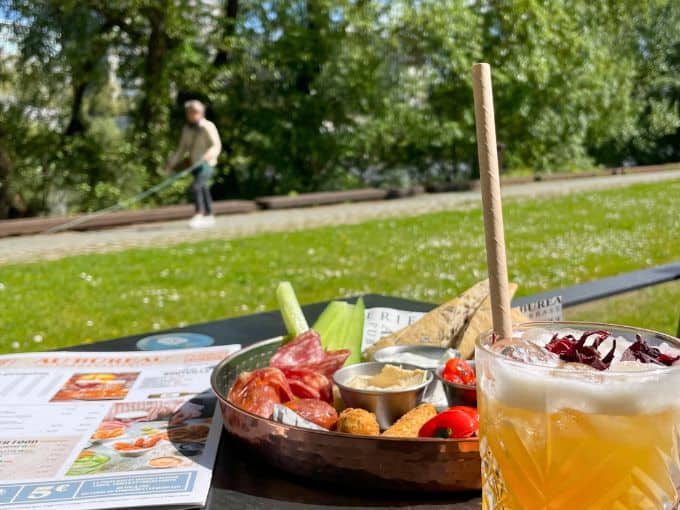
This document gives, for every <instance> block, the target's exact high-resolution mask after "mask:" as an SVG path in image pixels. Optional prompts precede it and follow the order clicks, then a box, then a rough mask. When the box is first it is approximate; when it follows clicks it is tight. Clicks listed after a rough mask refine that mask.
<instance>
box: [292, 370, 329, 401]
mask: <svg viewBox="0 0 680 510" xmlns="http://www.w3.org/2000/svg"><path fill="white" fill-rule="evenodd" d="M283 373H284V375H285V376H286V379H287V380H288V383H289V384H290V389H291V390H292V391H293V394H294V395H295V396H296V397H300V398H319V399H321V400H324V401H326V402H329V403H330V402H332V399H333V384H332V383H331V381H330V379H328V377H326V376H325V375H323V374H322V373H320V372H317V371H314V370H310V369H308V368H284V369H283Z"/></svg>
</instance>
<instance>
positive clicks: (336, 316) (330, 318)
mask: <svg viewBox="0 0 680 510" xmlns="http://www.w3.org/2000/svg"><path fill="white" fill-rule="evenodd" d="M349 306H351V305H349V304H347V303H345V302H344V301H331V302H330V303H328V306H326V308H325V309H324V311H323V312H321V315H320V316H319V318H318V319H317V320H316V322H315V323H314V326H312V329H313V330H314V331H316V332H317V333H319V335H320V336H321V343H322V345H323V347H324V349H328V348H329V344H330V342H331V338H332V332H333V330H334V329H335V328H336V326H337V324H339V323H341V322H342V321H343V317H344V314H345V313H346V310H347V308H348V307H349Z"/></svg>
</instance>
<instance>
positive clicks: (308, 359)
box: [269, 329, 326, 368]
mask: <svg viewBox="0 0 680 510" xmlns="http://www.w3.org/2000/svg"><path fill="white" fill-rule="evenodd" d="M324 359H326V353H325V351H324V350H323V346H322V345H321V337H320V336H319V334H318V333H317V332H316V331H313V330H311V329H310V330H309V331H305V332H304V333H302V334H300V335H298V336H297V337H295V338H294V339H293V340H291V341H290V342H289V343H287V344H286V345H284V346H283V347H281V348H280V349H279V350H278V351H276V353H275V354H274V355H273V356H272V359H271V361H270V362H269V365H270V366H272V367H276V368H298V367H301V366H305V365H308V364H310V363H318V362H321V361H323V360H324Z"/></svg>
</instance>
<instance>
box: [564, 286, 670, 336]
mask: <svg viewBox="0 0 680 510" xmlns="http://www.w3.org/2000/svg"><path fill="white" fill-rule="evenodd" d="M564 316H565V318H566V319H569V320H580V321H588V320H601V321H602V322H618V323H619V324H636V325H638V326H644V327H647V328H649V329H655V330H657V331H664V332H667V333H671V334H673V335H675V334H677V332H678V328H679V327H680V324H679V321H680V281H676V282H671V283H666V284H663V285H655V286H654V287H647V288H645V289H641V290H637V291H635V292H629V293H626V294H621V295H619V296H615V297H612V298H609V299H602V300H600V301H594V302H592V303H586V304H583V305H579V306H575V307H573V308H569V309H567V310H565V314H564Z"/></svg>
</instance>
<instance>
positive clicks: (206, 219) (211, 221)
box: [199, 214, 215, 228]
mask: <svg viewBox="0 0 680 510" xmlns="http://www.w3.org/2000/svg"><path fill="white" fill-rule="evenodd" d="M199 225H200V226H201V227H202V228H210V227H214V226H215V216H213V215H212V214H210V215H208V216H203V217H202V218H201V221H200V222H199Z"/></svg>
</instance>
